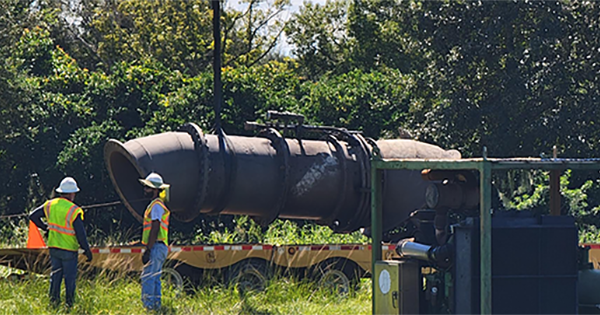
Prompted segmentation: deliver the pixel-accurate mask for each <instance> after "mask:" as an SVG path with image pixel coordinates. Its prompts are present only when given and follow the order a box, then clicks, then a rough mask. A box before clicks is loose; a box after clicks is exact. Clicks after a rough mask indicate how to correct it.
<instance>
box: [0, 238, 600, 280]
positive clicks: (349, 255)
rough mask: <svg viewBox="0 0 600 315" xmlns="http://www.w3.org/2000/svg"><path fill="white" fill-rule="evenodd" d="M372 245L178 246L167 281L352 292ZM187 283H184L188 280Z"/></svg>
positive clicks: (28, 267) (129, 261) (14, 259)
mask: <svg viewBox="0 0 600 315" xmlns="http://www.w3.org/2000/svg"><path fill="white" fill-rule="evenodd" d="M581 245H582V246H587V247H589V248H590V250H589V261H590V263H593V266H594V268H595V269H600V244H581ZM91 250H92V253H93V260H92V261H91V262H90V263H87V262H85V258H84V257H83V255H80V257H79V259H80V265H81V266H82V268H84V269H88V270H96V271H110V272H116V273H130V274H135V273H139V272H141V270H142V267H143V266H142V262H141V260H142V259H141V256H142V253H143V252H144V247H141V246H139V245H138V246H109V247H92V248H91ZM371 257H372V256H371V245H368V244H328V245H270V244H223V245H182V246H179V245H174V246H170V247H169V254H168V255H167V261H166V263H165V267H166V268H164V269H165V276H168V277H170V278H171V282H172V283H173V284H174V285H176V286H183V284H184V281H185V280H187V281H189V282H190V283H192V284H199V283H202V282H203V280H206V279H207V278H208V277H216V278H213V279H215V280H216V281H217V282H221V281H223V282H224V283H228V284H235V283H237V284H239V285H241V286H243V288H245V289H248V288H254V289H261V288H263V287H264V286H265V285H266V281H267V280H268V279H269V278H270V277H271V276H272V275H273V274H275V273H276V272H281V273H282V274H293V275H298V276H299V277H310V278H312V279H314V280H315V281H319V283H321V284H323V285H326V286H329V287H334V288H336V290H339V291H340V292H347V291H348V290H349V289H350V288H351V287H352V285H353V284H356V283H357V281H358V280H359V279H360V278H361V277H365V276H370V273H371ZM394 257H398V255H397V254H396V252H395V246H394V245H391V244H384V245H382V259H386V260H389V259H392V258H394ZM0 265H4V266H8V267H12V268H17V269H21V270H25V271H27V272H31V273H36V274H49V272H50V261H49V255H48V249H47V248H40V249H29V248H5V249H0ZM184 279H185V280H184Z"/></svg>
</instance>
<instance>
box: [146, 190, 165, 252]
mask: <svg viewBox="0 0 600 315" xmlns="http://www.w3.org/2000/svg"><path fill="white" fill-rule="evenodd" d="M154 205H159V206H161V207H162V208H163V210H164V212H163V215H162V217H161V219H160V229H159V230H158V236H157V237H156V240H157V241H163V242H164V243H165V245H168V240H169V215H170V214H171V212H170V211H169V209H167V206H165V204H164V203H163V201H162V200H161V199H160V198H156V199H154V200H152V202H151V203H150V204H149V205H148V208H146V212H144V226H143V230H142V244H144V245H148V241H149V240H150V230H151V229H152V219H151V218H150V213H151V212H152V207H154Z"/></svg>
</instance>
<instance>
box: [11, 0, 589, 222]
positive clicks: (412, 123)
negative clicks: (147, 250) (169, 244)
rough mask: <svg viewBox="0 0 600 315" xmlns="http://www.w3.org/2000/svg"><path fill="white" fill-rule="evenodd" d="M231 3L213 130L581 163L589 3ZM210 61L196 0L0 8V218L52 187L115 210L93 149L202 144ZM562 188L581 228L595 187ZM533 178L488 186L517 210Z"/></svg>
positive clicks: (207, 26)
mask: <svg viewBox="0 0 600 315" xmlns="http://www.w3.org/2000/svg"><path fill="white" fill-rule="evenodd" d="M244 3H245V4H246V6H245V7H244V8H242V9H239V10H236V9H233V8H231V7H228V6H226V5H225V3H221V7H222V15H221V18H222V20H221V25H222V33H221V34H222V38H221V40H222V43H223V44H222V47H223V52H222V56H223V69H222V78H223V94H224V95H223V96H224V104H223V109H222V123H223V129H224V130H225V132H227V133H228V134H247V135H250V134H249V133H248V131H244V129H243V124H244V122H245V121H248V120H256V119H261V117H263V116H264V114H265V113H266V111H267V110H272V109H274V110H281V111H292V112H296V113H300V114H303V115H305V117H306V119H307V122H308V123H311V124H320V125H332V126H338V127H345V128H348V129H352V130H360V131H362V132H363V133H364V134H365V135H366V136H369V137H373V138H381V137H388V138H390V137H396V136H398V134H399V132H400V131H399V130H406V131H408V132H409V133H410V134H412V136H413V137H414V138H415V139H418V140H421V141H426V142H430V143H434V144H437V145H440V146H442V147H445V148H455V149H458V150H460V151H461V152H462V154H463V156H466V157H469V156H480V155H481V152H482V149H483V147H484V146H485V147H487V149H488V150H489V154H490V155H491V156H495V157H505V156H540V155H543V154H546V155H549V154H551V151H552V147H554V146H556V147H557V149H558V152H559V154H560V156H568V157H595V156H597V155H598V153H597V152H598V141H599V138H600V130H599V129H598V128H597V126H596V125H595V124H596V122H597V121H600V120H599V119H598V118H600V116H599V115H600V113H599V110H598V106H597V102H598V100H599V96H600V95H599V93H600V92H599V89H598V87H599V86H598V85H599V79H600V24H599V23H600V4H598V3H597V2H594V1H553V2H550V1H493V2H488V1H394V0H353V1H342V0H334V1H328V2H326V3H325V4H324V5H318V4H312V3H309V2H307V3H305V4H304V5H303V6H301V7H300V8H299V10H298V11H297V12H295V13H293V14H291V16H286V14H285V12H286V11H285V9H286V8H288V7H289V5H290V3H289V1H281V0H274V1H270V0H246V1H245V2H244ZM282 35H285V38H286V40H287V41H288V43H289V44H290V45H291V47H292V50H291V54H286V53H283V52H281V51H278V50H277V47H278V45H277V44H278V43H280V41H281V40H282V38H284V37H282ZM213 47H214V42H213V38H212V10H211V8H210V2H209V1H204V0H186V1H182V0H165V1H152V0H130V1H112V0H81V1H62V0H42V1H40V0H6V1H2V2H0V57H1V59H0V60H2V62H0V111H1V117H2V123H1V124H0V165H2V167H1V168H0V172H1V176H2V177H1V178H2V179H3V180H2V181H1V182H0V187H1V188H0V214H14V213H22V212H25V211H27V210H29V209H31V207H33V206H35V205H37V204H39V203H41V202H42V201H43V200H44V199H46V198H47V197H48V196H49V195H50V193H51V191H52V189H53V188H54V187H55V186H56V185H57V184H58V182H59V181H60V179H61V178H62V177H63V176H65V175H70V176H74V177H75V178H76V179H77V180H78V182H79V184H80V186H81V188H82V193H81V194H80V196H78V202H79V203H80V204H91V203H97V202H103V201H107V200H117V199H118V198H117V196H116V193H115V191H114V189H113V187H112V185H111V182H110V180H109V178H108V174H107V171H106V168H105V165H104V160H103V156H102V155H103V146H104V144H105V142H106V141H107V140H108V139H109V138H114V139H118V140H120V141H127V140H129V139H133V138H136V137H140V136H145V135H150V134H154V133H159V132H165V131H170V130H176V129H177V128H178V127H179V126H180V125H182V124H183V123H185V122H195V123H197V124H198V125H199V126H201V127H202V128H203V129H204V130H207V131H211V130H213V129H214V113H213V111H212V108H213V95H214V94H213V78H212V68H211V62H212V58H213ZM568 175H569V176H568V178H565V179H564V180H565V181H568V182H569V183H570V186H569V188H568V190H565V191H564V192H563V194H564V195H565V196H566V197H567V202H565V208H566V211H571V213H574V214H578V215H580V217H581V218H584V219H582V220H581V222H582V223H583V224H584V225H585V226H586V227H588V228H591V229H593V231H595V225H596V224H597V223H598V222H597V220H596V219H595V218H594V217H595V213H596V207H595V205H597V204H598V202H597V201H600V192H599V190H598V187H597V186H598V185H597V183H596V182H595V181H594V182H586V181H584V178H583V177H582V176H578V175H577V174H568ZM585 175H586V176H588V175H589V174H585ZM539 178H543V177H540V176H537V177H535V178H534V177H528V176H522V175H508V176H505V177H501V178H499V179H498V180H499V181H501V182H502V183H501V184H502V185H500V186H502V187H505V188H506V189H505V191H506V198H508V199H509V200H512V202H513V203H514V204H515V205H517V206H524V201H523V200H526V199H527V198H526V197H531V196H534V197H535V196H537V198H538V199H536V200H537V201H536V203H537V204H546V203H547V191H546V192H544V191H539V190H537V195H536V189H537V186H538V184H539ZM523 187H525V188H523ZM572 190H573V191H574V192H573V191H572ZM519 198H520V199H519ZM529 199H530V200H531V198H529ZM91 215H92V217H93V218H94V220H93V222H95V223H94V224H97V225H98V226H102V225H108V224H110V223H111V222H112V220H113V219H114V213H111V212H110V211H95V212H93V213H92V214H91ZM121 218H122V220H124V221H125V222H130V223H131V224H133V223H132V220H133V219H132V218H130V216H128V215H127V213H125V214H123V215H122V217H121Z"/></svg>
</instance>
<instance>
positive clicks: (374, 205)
mask: <svg viewBox="0 0 600 315" xmlns="http://www.w3.org/2000/svg"><path fill="white" fill-rule="evenodd" d="M376 164H377V162H375V163H373V161H372V162H371V240H372V242H371V283H372V290H371V291H372V293H371V294H372V295H371V301H372V303H373V305H372V313H373V314H375V303H376V301H375V292H376V290H377V288H376V287H375V277H376V276H377V275H376V274H375V262H376V261H378V260H381V238H382V236H381V230H382V228H383V225H382V223H381V217H382V214H381V205H382V203H381V199H382V196H381V194H382V191H383V190H382V188H383V183H382V172H383V171H382V170H381V169H379V168H377V166H376Z"/></svg>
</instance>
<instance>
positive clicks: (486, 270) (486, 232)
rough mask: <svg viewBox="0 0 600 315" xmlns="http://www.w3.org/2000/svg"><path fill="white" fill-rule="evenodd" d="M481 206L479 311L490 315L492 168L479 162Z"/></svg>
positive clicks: (488, 163)
mask: <svg viewBox="0 0 600 315" xmlns="http://www.w3.org/2000/svg"><path fill="white" fill-rule="evenodd" d="M479 174H480V186H479V189H480V190H481V205H480V209H479V211H480V214H479V215H480V219H479V235H480V240H481V241H480V244H479V247H480V251H479V252H480V265H479V268H480V275H481V285H480V288H481V290H480V292H479V294H480V311H481V314H491V313H492V214H491V208H492V191H491V189H492V166H491V163H490V162H488V161H485V160H484V161H483V162H481V166H480V168H479Z"/></svg>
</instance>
